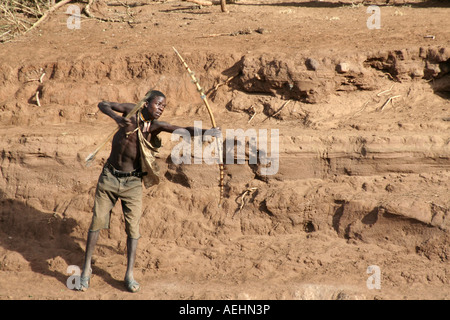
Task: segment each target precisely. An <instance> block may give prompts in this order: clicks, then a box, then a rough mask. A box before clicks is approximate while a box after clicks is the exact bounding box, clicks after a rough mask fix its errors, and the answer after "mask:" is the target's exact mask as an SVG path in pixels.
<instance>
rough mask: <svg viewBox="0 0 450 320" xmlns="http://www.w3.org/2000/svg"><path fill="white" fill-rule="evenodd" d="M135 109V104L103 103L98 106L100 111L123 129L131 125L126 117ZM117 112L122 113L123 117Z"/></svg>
mask: <svg viewBox="0 0 450 320" xmlns="http://www.w3.org/2000/svg"><path fill="white" fill-rule="evenodd" d="M133 107H134V104H132V103H117V102H107V101H102V102H100V103H99V104H98V108H99V109H100V111H101V112H103V113H104V114H106V115H107V116H109V117H110V118H112V119H113V120H114V121H115V122H116V123H117V124H118V125H119V126H121V127H124V126H127V125H128V124H130V120H129V119H125V118H124V116H126V115H127V114H128V112H130V110H131V109H132V108H133ZM116 112H119V113H122V117H121V116H120V115H118V114H117V113H116Z"/></svg>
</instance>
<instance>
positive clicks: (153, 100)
mask: <svg viewBox="0 0 450 320" xmlns="http://www.w3.org/2000/svg"><path fill="white" fill-rule="evenodd" d="M165 107H166V96H165V95H164V93H162V92H161V91H158V90H152V91H151V94H150V96H149V98H148V99H147V102H146V103H145V106H144V108H143V110H142V115H143V116H144V118H145V119H147V120H156V119H158V118H159V117H160V116H161V115H162V113H163V111H164V108H165Z"/></svg>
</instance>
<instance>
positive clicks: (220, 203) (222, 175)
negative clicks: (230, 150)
mask: <svg viewBox="0 0 450 320" xmlns="http://www.w3.org/2000/svg"><path fill="white" fill-rule="evenodd" d="M172 48H173V50H174V51H175V53H176V54H177V56H178V58H179V59H180V61H181V62H182V63H183V65H184V67H185V68H186V70H187V72H188V73H189V76H190V77H191V79H192V82H193V83H194V84H195V85H196V87H197V91H198V92H199V93H200V97H201V98H202V100H203V103H204V104H205V106H206V109H207V110H208V113H209V117H210V119H211V124H212V127H213V128H215V127H216V121H215V120H214V115H213V113H212V110H211V107H210V106H209V103H208V100H207V99H206V95H205V92H204V91H203V88H202V87H201V86H200V83H199V82H198V80H197V78H196V77H195V74H194V72H192V70H191V69H190V68H189V66H188V65H187V63H186V61H184V59H183V57H182V56H181V55H180V53H179V52H178V51H177V49H175V48H174V47H172ZM216 141H217V144H218V148H217V150H222V148H220V145H219V139H216ZM221 157H222V154H219V170H220V176H219V177H220V179H219V187H220V199H219V207H220V206H221V205H222V200H223V194H224V188H223V177H224V166H223V162H222V158H221Z"/></svg>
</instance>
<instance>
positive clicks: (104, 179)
mask: <svg viewBox="0 0 450 320" xmlns="http://www.w3.org/2000/svg"><path fill="white" fill-rule="evenodd" d="M119 199H120V200H121V204H122V211H123V215H124V217H125V231H126V233H127V235H128V237H129V238H132V239H139V238H140V237H141V235H140V233H139V221H140V219H141V215H142V178H140V177H134V176H133V177H123V178H118V177H116V176H114V175H113V174H112V173H111V172H110V170H109V169H108V168H106V167H103V171H102V173H101V174H100V177H99V178H98V183H97V189H96V191H95V200H94V209H93V211H94V213H93V216H92V222H91V226H90V227H89V231H98V230H100V229H109V222H110V218H111V211H112V209H113V207H114V206H115V204H116V202H117V200H119Z"/></svg>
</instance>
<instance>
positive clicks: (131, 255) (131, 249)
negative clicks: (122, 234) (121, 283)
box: [125, 237, 140, 292]
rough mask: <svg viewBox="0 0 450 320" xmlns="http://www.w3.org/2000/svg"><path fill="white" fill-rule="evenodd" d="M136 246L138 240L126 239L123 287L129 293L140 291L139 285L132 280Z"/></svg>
mask: <svg viewBox="0 0 450 320" xmlns="http://www.w3.org/2000/svg"><path fill="white" fill-rule="evenodd" d="M137 244H138V239H132V238H130V237H128V238H127V271H126V273H125V285H126V286H127V289H128V291H130V292H137V291H139V289H140V286H139V283H137V282H136V281H135V280H134V276H133V269H134V262H135V261H136V248H137Z"/></svg>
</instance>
